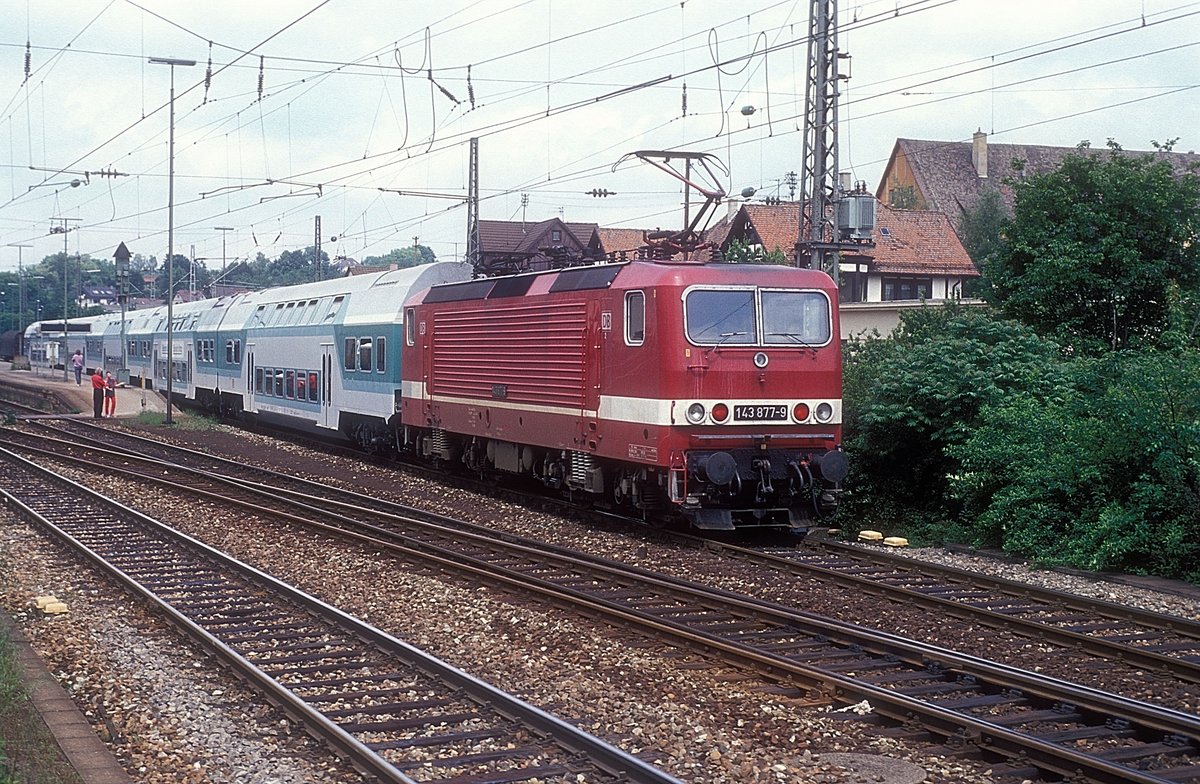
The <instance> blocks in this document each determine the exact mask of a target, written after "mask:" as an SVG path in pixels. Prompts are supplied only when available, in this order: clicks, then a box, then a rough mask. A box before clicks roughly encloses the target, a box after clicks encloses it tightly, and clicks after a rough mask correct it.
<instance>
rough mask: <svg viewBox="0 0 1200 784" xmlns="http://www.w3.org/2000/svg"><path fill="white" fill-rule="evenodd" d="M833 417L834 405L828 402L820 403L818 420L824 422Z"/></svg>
mask: <svg viewBox="0 0 1200 784" xmlns="http://www.w3.org/2000/svg"><path fill="white" fill-rule="evenodd" d="M831 419H833V406H831V405H829V404H828V403H818V404H817V421H818V422H822V423H824V422H828V421H829V420H831Z"/></svg>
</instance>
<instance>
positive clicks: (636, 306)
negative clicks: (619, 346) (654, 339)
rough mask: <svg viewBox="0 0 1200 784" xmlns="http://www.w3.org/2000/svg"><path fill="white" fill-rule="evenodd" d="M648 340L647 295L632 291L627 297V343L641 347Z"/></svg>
mask: <svg viewBox="0 0 1200 784" xmlns="http://www.w3.org/2000/svg"><path fill="white" fill-rule="evenodd" d="M645 340H646V295H645V294H643V293H642V292H640V291H630V292H628V293H627V294H626V295H625V343H626V344H628V345H630V346H640V345H642V343H644V342H645Z"/></svg>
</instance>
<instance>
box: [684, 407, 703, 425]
mask: <svg viewBox="0 0 1200 784" xmlns="http://www.w3.org/2000/svg"><path fill="white" fill-rule="evenodd" d="M687 421H689V422H691V423H692V424H693V425H698V424H700V423H701V422H703V421H704V404H703V403H692V404H691V405H690V406H688V409H687Z"/></svg>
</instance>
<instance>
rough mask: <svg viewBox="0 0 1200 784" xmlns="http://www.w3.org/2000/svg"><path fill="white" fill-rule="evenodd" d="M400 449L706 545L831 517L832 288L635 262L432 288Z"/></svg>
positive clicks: (411, 339)
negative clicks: (669, 523) (633, 515)
mask: <svg viewBox="0 0 1200 784" xmlns="http://www.w3.org/2000/svg"><path fill="white" fill-rule="evenodd" d="M404 328H405V341H404V344H405V345H404V347H403V362H402V377H403V389H402V391H401V392H400V393H399V395H398V397H399V398H400V399H398V400H397V401H396V402H397V409H398V413H399V423H398V430H397V435H398V441H399V443H400V445H401V447H402V448H406V449H409V450H412V451H415V452H416V453H417V454H419V455H422V456H424V457H426V458H429V459H435V460H439V461H461V462H462V463H463V464H465V465H466V466H467V467H468V468H469V469H471V470H473V471H480V472H489V471H495V472H510V473H514V474H524V475H527V476H533V477H536V478H538V479H540V480H541V481H542V482H544V483H545V484H546V485H548V486H549V487H552V488H560V489H563V490H569V491H571V492H572V493H574V494H587V495H590V496H592V497H594V498H596V499H597V500H600V499H604V500H606V501H607V502H610V503H611V504H612V505H614V506H616V507H618V508H625V509H628V510H631V511H632V510H641V512H642V514H643V516H645V517H646V518H650V519H655V520H661V519H663V518H664V517H667V516H672V515H682V516H683V517H684V518H686V519H687V520H688V521H689V522H690V523H691V525H692V526H694V527H696V528H702V529H734V528H743V527H751V526H780V527H789V528H793V529H800V530H803V529H806V528H808V527H809V526H811V525H812V524H813V523H814V522H815V521H817V520H819V519H821V518H826V517H828V516H829V515H830V514H832V513H833V511H834V510H835V509H836V507H837V503H838V496H839V493H840V483H841V481H842V480H843V479H844V478H845V477H846V473H847V468H848V464H847V461H846V458H845V456H844V455H843V453H842V452H841V449H840V442H841V429H842V427H841V422H842V400H841V380H842V358H841V346H840V344H839V341H838V335H839V332H838V311H837V290H836V287H835V286H834V284H833V282H832V281H831V280H830V278H829V276H827V275H825V274H824V273H822V272H818V271H814V270H808V269H797V268H793V267H781V266H767V265H750V264H728V263H709V264H702V263H667V262H655V261H633V262H624V263H607V264H598V265H595V266H585V267H572V268H567V269H561V270H555V271H549V272H541V273H531V274H525V275H514V276H508V277H495V278H481V279H476V280H471V281H467V282H463V283H451V284H446V285H439V286H434V287H433V288H431V289H429V290H427V291H425V292H422V293H420V294H417V295H415V296H414V297H413V298H412V299H411V300H410V301H409V302H408V303H406V306H405V318H404Z"/></svg>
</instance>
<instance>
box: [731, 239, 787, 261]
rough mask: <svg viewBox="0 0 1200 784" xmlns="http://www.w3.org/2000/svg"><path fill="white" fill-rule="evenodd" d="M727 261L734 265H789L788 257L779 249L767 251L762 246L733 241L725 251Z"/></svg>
mask: <svg viewBox="0 0 1200 784" xmlns="http://www.w3.org/2000/svg"><path fill="white" fill-rule="evenodd" d="M724 255H725V260H726V261H728V262H730V263H732V264H787V263H788V260H787V255H786V254H784V252H783V251H781V250H780V249H779V248H775V249H774V250H772V251H767V250H766V249H764V248H763V247H762V246H761V245H750V244H749V243H746V242H742V241H741V240H733V241H731V242H730V243H729V247H728V248H726V249H725V254H724Z"/></svg>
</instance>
